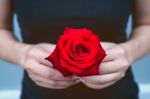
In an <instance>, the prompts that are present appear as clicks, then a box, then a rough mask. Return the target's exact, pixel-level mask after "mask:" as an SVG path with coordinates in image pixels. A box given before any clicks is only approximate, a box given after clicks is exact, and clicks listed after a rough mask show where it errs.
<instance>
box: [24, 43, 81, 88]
mask: <svg viewBox="0 0 150 99" xmlns="http://www.w3.org/2000/svg"><path fill="white" fill-rule="evenodd" d="M54 48H55V45H52V44H46V43H43V44H37V45H31V46H28V48H26V50H25V51H24V58H23V60H22V66H23V67H24V68H25V70H26V71H27V72H28V75H29V77H30V78H31V79H32V80H33V81H34V82H35V83H36V84H37V85H38V86H41V87H45V88H52V89H62V88H67V87H69V86H71V85H74V84H76V83H78V82H79V80H78V79H77V77H73V76H72V77H63V75H62V74H61V73H60V72H59V71H58V70H56V69H54V68H53V65H52V64H51V63H50V62H49V61H47V60H46V59H45V58H46V57H47V56H48V55H49V53H51V52H52V51H53V50H54Z"/></svg>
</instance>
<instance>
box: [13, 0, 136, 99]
mask: <svg viewBox="0 0 150 99" xmlns="http://www.w3.org/2000/svg"><path fill="white" fill-rule="evenodd" d="M14 9H15V13H16V14H17V16H18V21H19V24H20V27H21V32H22V34H23V39H24V42H26V43H33V44H35V43H41V42H49V43H56V41H57V39H58V37H59V36H60V35H61V34H62V33H63V30H64V27H65V26H71V27H74V28H81V27H86V28H89V29H92V30H93V31H94V33H96V34H98V35H100V36H101V40H102V41H110V42H116V43H119V42H123V41H125V40H126V33H125V29H126V23H127V20H128V17H129V14H130V12H131V0H14ZM23 88H24V89H25V90H26V93H27V94H28V95H29V96H30V97H31V96H32V97H33V98H31V99H48V98H46V97H52V99H59V98H60V99H62V97H63V98H64V99H76V98H82V97H83V98H86V99H91V98H93V99H98V98H101V97H115V96H116V97H120V99H123V98H121V96H124V97H127V96H129V95H136V94H137V86H136V84H135V83H134V80H133V77H132V73H131V70H130V68H129V70H128V71H127V75H126V77H125V78H123V79H122V80H121V81H119V82H118V83H117V84H115V85H114V86H111V87H108V88H106V89H103V90H92V89H89V88H87V87H85V86H84V85H82V84H78V85H75V86H73V87H70V88H68V89H64V90H53V89H46V88H41V87H38V86H36V85H35V84H34V82H32V81H31V79H30V78H29V77H28V75H27V74H26V73H25V78H24V81H23ZM129 89H130V90H129ZM126 90H128V92H126ZM81 95H82V96H81ZM35 97H36V98H35ZM69 97H70V98H69ZM94 97H95V98H94ZM103 99H107V98H103ZM108 99H110V98H108ZM111 99H119V98H111ZM124 99H126V98H124ZM127 99H130V98H127Z"/></svg>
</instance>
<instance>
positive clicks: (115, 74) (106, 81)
mask: <svg viewBox="0 0 150 99" xmlns="http://www.w3.org/2000/svg"><path fill="white" fill-rule="evenodd" d="M101 44H102V47H103V48H104V50H105V51H106V54H107V56H106V57H105V58H104V59H103V61H102V63H101V64H100V68H99V71H100V75H95V76H86V77H82V78H81V80H82V82H83V83H84V84H85V85H86V86H87V87H89V88H93V89H103V88H105V87H108V86H110V85H113V84H114V83H116V82H117V81H119V80H120V79H122V78H123V77H124V76H125V74H126V71H127V69H128V67H129V65H130V63H129V61H128V55H127V52H126V50H125V48H124V47H122V46H121V45H119V44H115V43H109V42H103V43H101Z"/></svg>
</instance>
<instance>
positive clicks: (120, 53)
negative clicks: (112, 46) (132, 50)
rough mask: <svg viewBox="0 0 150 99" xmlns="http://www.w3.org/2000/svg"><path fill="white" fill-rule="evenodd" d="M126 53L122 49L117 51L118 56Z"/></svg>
mask: <svg viewBox="0 0 150 99" xmlns="http://www.w3.org/2000/svg"><path fill="white" fill-rule="evenodd" d="M125 53H126V52H125V50H124V49H122V48H121V49H118V50H117V54H118V55H124V54H125Z"/></svg>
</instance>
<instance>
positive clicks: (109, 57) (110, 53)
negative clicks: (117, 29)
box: [102, 50, 117, 63]
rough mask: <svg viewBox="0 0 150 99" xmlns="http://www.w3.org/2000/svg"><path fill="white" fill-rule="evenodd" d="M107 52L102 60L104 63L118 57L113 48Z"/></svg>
mask: <svg viewBox="0 0 150 99" xmlns="http://www.w3.org/2000/svg"><path fill="white" fill-rule="evenodd" d="M105 52H106V56H105V57H104V59H103V60H102V63H103V62H108V61H114V60H115V59H116V58H117V56H116V54H115V53H114V51H113V50H106V51H105Z"/></svg>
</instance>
